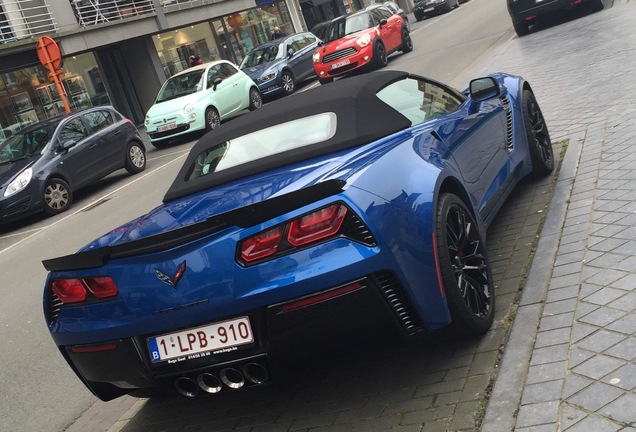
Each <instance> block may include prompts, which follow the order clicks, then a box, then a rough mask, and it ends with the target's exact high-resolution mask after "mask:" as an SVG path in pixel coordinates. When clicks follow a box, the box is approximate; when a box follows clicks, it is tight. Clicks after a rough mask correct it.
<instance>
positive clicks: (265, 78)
mask: <svg viewBox="0 0 636 432" xmlns="http://www.w3.org/2000/svg"><path fill="white" fill-rule="evenodd" d="M277 75H278V71H277V70H273V71H269V72H267V73H266V74H263V75H262V76H261V77H260V78H259V79H258V80H256V81H257V82H259V83H263V82H265V81H269V80H272V79H274V78H276V76H277Z"/></svg>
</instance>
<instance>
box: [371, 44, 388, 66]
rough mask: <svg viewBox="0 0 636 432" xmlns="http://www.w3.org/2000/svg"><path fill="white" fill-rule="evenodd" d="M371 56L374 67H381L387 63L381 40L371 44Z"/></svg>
mask: <svg viewBox="0 0 636 432" xmlns="http://www.w3.org/2000/svg"><path fill="white" fill-rule="evenodd" d="M373 58H374V60H375V67H376V69H382V68H383V67H384V66H386V65H387V64H388V63H389V59H388V58H387V54H386V48H385V47H384V44H383V43H382V42H379V41H378V42H376V43H375V45H374V46H373Z"/></svg>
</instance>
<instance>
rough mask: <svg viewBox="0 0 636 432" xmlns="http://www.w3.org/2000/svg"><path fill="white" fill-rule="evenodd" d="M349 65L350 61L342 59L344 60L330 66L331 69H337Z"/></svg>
mask: <svg viewBox="0 0 636 432" xmlns="http://www.w3.org/2000/svg"><path fill="white" fill-rule="evenodd" d="M349 63H351V61H350V60H349V59H344V60H341V61H339V62H338V63H334V64H332V65H331V69H338V68H339V67H342V66H346V65H348V64H349Z"/></svg>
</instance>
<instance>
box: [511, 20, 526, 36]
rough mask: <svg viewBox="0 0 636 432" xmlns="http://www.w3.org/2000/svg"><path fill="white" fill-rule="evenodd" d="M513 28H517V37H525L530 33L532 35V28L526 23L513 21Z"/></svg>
mask: <svg viewBox="0 0 636 432" xmlns="http://www.w3.org/2000/svg"><path fill="white" fill-rule="evenodd" d="M512 26H513V27H514V28H515V32H516V33H517V36H519V37H521V36H525V35H527V34H528V33H530V26H529V25H528V23H527V22H525V21H522V22H516V21H513V22H512Z"/></svg>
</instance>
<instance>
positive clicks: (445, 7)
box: [443, 0, 453, 13]
mask: <svg viewBox="0 0 636 432" xmlns="http://www.w3.org/2000/svg"><path fill="white" fill-rule="evenodd" d="M450 1H451V0H446V5H445V6H444V12H443V13H448V12H450V11H451V10H452V9H453V6H451V4H450Z"/></svg>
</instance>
